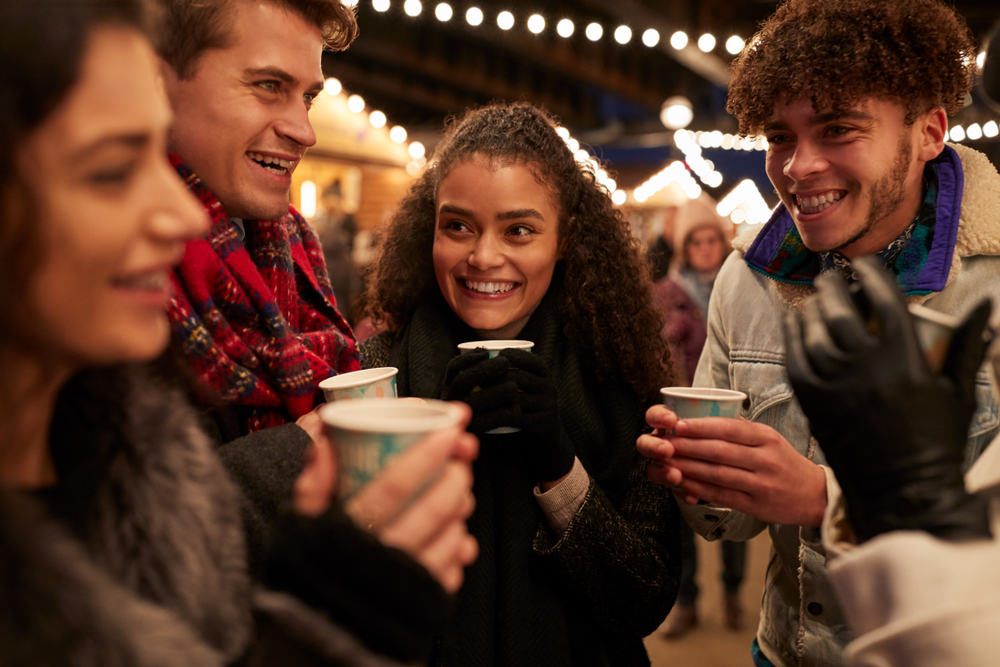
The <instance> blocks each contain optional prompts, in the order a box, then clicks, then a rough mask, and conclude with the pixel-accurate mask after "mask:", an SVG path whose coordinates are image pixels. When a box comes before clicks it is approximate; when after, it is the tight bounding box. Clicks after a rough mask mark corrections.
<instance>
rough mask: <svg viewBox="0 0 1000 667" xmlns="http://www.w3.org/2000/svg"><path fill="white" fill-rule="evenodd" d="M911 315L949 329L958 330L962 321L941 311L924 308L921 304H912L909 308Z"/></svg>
mask: <svg viewBox="0 0 1000 667" xmlns="http://www.w3.org/2000/svg"><path fill="white" fill-rule="evenodd" d="M907 308H908V309H909V311H910V314H911V315H913V316H914V317H918V318H921V319H924V320H928V321H930V322H933V323H934V324H940V325H941V326H943V327H948V328H949V329H957V328H958V325H959V324H961V321H960V320H959V319H958V318H957V317H955V316H954V315H949V314H948V313H942V312H941V311H940V310H934V309H933V308H928V307H927V306H922V305H920V304H919V303H911V304H909V305H908V306H907Z"/></svg>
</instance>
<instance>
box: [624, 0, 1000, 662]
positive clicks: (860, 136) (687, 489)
mask: <svg viewBox="0 0 1000 667" xmlns="http://www.w3.org/2000/svg"><path fill="white" fill-rule="evenodd" d="M974 68H975V51H974V48H973V44H972V42H971V39H970V35H969V31H968V29H967V27H966V25H965V22H964V20H963V19H962V18H961V17H959V16H957V15H956V14H955V13H954V11H953V10H952V9H950V8H949V7H947V6H945V5H944V4H942V3H941V2H938V1H937V0H914V1H913V2H907V3H897V2H895V1H894V0H846V1H841V2H834V3H830V2H825V1H824V0H790V1H789V2H787V3H786V4H784V5H782V6H781V7H779V8H778V10H777V12H776V13H775V14H774V15H773V16H772V17H771V18H770V19H769V20H768V21H767V22H766V23H765V24H764V25H763V27H762V29H761V31H760V32H759V33H758V34H757V35H756V36H755V37H754V39H753V40H751V41H750V44H749V46H748V48H747V49H746V50H745V51H744V53H743V54H742V55H741V56H740V58H739V59H738V60H737V61H736V62H735V63H734V66H733V77H732V81H731V87H730V98H729V106H728V109H729V111H730V112H732V113H733V114H734V115H735V116H736V117H737V118H738V119H739V122H740V130H741V133H742V134H744V135H747V134H750V135H760V134H763V135H764V136H765V137H766V138H767V141H768V154H767V172H768V175H769V176H770V178H771V181H772V183H773V184H774V187H775V189H776V191H777V193H778V195H779V196H780V198H781V204H780V205H779V206H778V207H777V209H775V211H774V214H773V215H772V218H771V220H770V221H769V222H768V223H767V224H766V225H765V226H764V227H763V228H762V229H760V230H759V231H757V232H755V233H752V234H750V235H748V236H744V237H741V238H738V239H737V240H736V241H735V242H734V244H733V246H734V248H735V250H736V252H734V253H733V254H732V255H731V256H730V257H729V259H728V260H727V262H726V264H725V265H724V266H723V268H722V271H721V272H720V274H719V276H718V279H717V281H716V288H715V291H714V293H713V298H712V303H711V306H710V308H709V316H708V329H709V331H708V341H707V344H706V346H705V351H704V353H703V355H702V358H701V360H700V363H699V366H698V370H697V373H696V376H695V382H694V384H695V385H696V386H705V387H719V388H726V389H736V390H739V391H742V392H745V393H746V394H747V399H746V401H745V402H744V405H743V412H742V416H743V417H744V419H742V420H739V421H735V420H688V421H682V422H678V421H677V418H676V416H675V415H674V414H673V413H671V412H669V411H668V410H666V409H665V408H664V407H662V406H658V407H654V408H651V409H650V411H649V412H648V413H647V421H648V422H649V424H650V425H651V426H653V427H654V428H657V429H660V430H658V431H657V432H655V433H654V434H653V435H649V436H642V437H641V438H640V439H639V448H640V451H642V452H643V453H644V454H646V455H647V456H649V457H650V458H652V459H654V461H656V462H657V463H659V464H660V465H654V466H651V467H650V476H651V478H653V479H654V480H655V481H658V482H660V483H662V484H669V485H671V486H675V487H676V488H675V491H674V492H675V495H676V496H677V497H678V499H679V500H681V501H682V503H681V504H682V509H683V510H684V512H685V515H686V517H687V519H688V522H689V523H690V524H691V525H692V527H693V528H694V529H695V530H696V531H697V532H699V533H701V534H702V535H703V536H705V537H706V538H708V539H730V540H746V539H749V538H751V537H753V536H754V535H756V534H758V533H759V532H760V531H762V530H763V529H764V528H768V529H769V531H770V535H771V540H772V543H773V545H774V548H773V553H772V559H771V563H770V565H769V566H768V570H767V583H766V585H765V592H764V600H763V604H762V611H761V621H760V626H759V628H758V632H757V637H756V639H755V641H754V644H753V647H752V651H753V658H754V663H755V665H758V666H766V665H778V666H781V667H786V666H790V665H809V666H810V667H824V666H828V665H829V666H833V665H841V664H842V663H843V660H844V656H843V649H844V646H845V644H846V643H847V642H848V641H850V640H851V638H852V633H851V630H850V629H849V627H848V624H847V619H846V618H845V617H844V615H843V613H842V611H841V609H840V607H839V605H838V604H837V601H836V598H835V596H834V592H833V589H832V587H831V584H830V580H829V575H828V572H827V570H826V554H825V552H824V549H823V546H822V542H821V539H820V531H819V526H820V525H821V522H822V519H823V515H824V512H825V511H826V508H827V499H828V497H831V495H832V494H835V493H836V492H837V483H836V479H835V478H834V476H833V474H832V472H831V471H830V469H829V468H828V467H827V466H825V463H826V458H825V457H824V454H823V452H822V451H821V449H820V448H819V447H818V445H817V443H816V441H815V439H813V438H812V437H811V435H810V431H809V422H808V421H807V419H806V418H805V416H804V415H803V413H802V410H801V409H800V407H799V405H798V403H797V401H796V400H795V397H794V395H793V392H792V389H791V386H790V385H789V382H788V379H787V376H786V373H785V367H784V362H785V354H784V349H785V341H784V338H783V334H782V329H781V315H782V313H783V312H784V311H786V310H787V309H789V308H792V309H799V310H800V309H802V308H803V304H804V302H805V300H806V297H807V296H809V295H810V294H811V293H812V292H813V291H814V287H813V279H814V278H815V277H816V276H817V275H818V274H819V273H821V272H823V271H826V270H830V271H839V272H841V273H842V274H843V275H844V276H845V277H846V278H847V279H848V281H852V280H854V279H855V275H854V271H853V269H852V267H851V260H853V259H855V258H857V257H861V256H865V255H875V256H877V257H878V258H879V260H880V262H881V263H882V264H883V265H884V266H885V267H886V268H887V269H888V270H889V271H890V272H891V273H892V274H893V275H894V276H895V278H896V281H897V282H898V284H899V285H900V287H901V289H902V290H903V292H904V293H905V294H906V295H907V298H908V300H909V301H911V302H914V303H924V304H925V305H926V306H928V307H930V308H933V309H935V310H938V311H941V312H945V313H948V314H951V315H955V316H957V317H963V316H965V315H966V314H967V313H968V312H969V311H970V310H971V309H972V308H973V307H974V306H975V305H976V304H978V303H979V301H980V300H982V299H983V298H993V299H996V298H997V295H998V294H1000V176H998V175H997V172H996V169H995V168H994V167H993V166H992V165H991V164H990V163H989V161H988V160H987V159H986V157H985V156H983V155H981V154H979V153H977V152H976V151H973V150H971V149H969V148H967V147H965V146H960V145H949V144H945V138H946V137H947V114H948V113H951V112H954V111H956V110H957V109H958V108H960V107H961V105H962V101H963V99H964V98H965V95H966V94H967V93H968V91H969V89H970V87H971V84H972V79H973V73H974V71H975V70H974ZM805 307H806V308H809V307H815V305H813V306H805ZM976 401H977V405H978V408H977V411H976V413H975V416H974V417H973V420H972V426H971V429H970V431H969V440H968V448H967V452H966V459H965V460H966V465H967V466H968V465H969V464H971V462H972V461H974V460H975V459H976V457H977V456H978V455H979V453H980V452H981V451H982V449H983V448H984V447H985V446H986V444H987V443H989V442H990V440H991V439H992V438H993V437H994V436H995V435H996V433H997V431H998V428H997V423H998V417H997V414H998V406H997V400H996V398H995V397H994V396H993V395H992V392H991V390H990V387H989V381H988V379H987V373H986V370H985V369H981V370H980V373H979V375H978V376H977V386H976ZM669 429H674V430H675V432H676V435H673V434H671V435H665V434H666V433H667V431H668V430H669Z"/></svg>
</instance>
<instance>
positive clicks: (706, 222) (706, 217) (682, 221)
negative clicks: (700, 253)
mask: <svg viewBox="0 0 1000 667" xmlns="http://www.w3.org/2000/svg"><path fill="white" fill-rule="evenodd" d="M702 227H714V228H715V229H718V230H719V232H720V233H721V234H722V238H723V239H724V240H725V244H726V248H727V250H726V254H729V252H728V248H729V240H730V239H731V238H732V230H733V224H732V222H730V221H729V219H728V218H723V217H722V216H720V215H719V214H718V213H716V212H715V202H714V201H713V200H712V198H711V197H709V196H708V195H703V196H702V197H699V198H698V199H689V200H688V201H687V202H685V203H684V204H683V205H682V206H681V207H680V209H679V210H678V211H677V218H676V221H675V222H674V252H675V255H674V256H675V257H676V258H677V260H678V261H679V262H680V264H681V266H682V267H683V266H687V253H685V252H684V242H685V241H687V239H688V237H689V236H691V234H692V233H693V232H694V231H695V230H696V229H701V228H702Z"/></svg>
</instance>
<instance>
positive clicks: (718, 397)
mask: <svg viewBox="0 0 1000 667" xmlns="http://www.w3.org/2000/svg"><path fill="white" fill-rule="evenodd" d="M660 393H661V394H662V395H664V396H674V397H677V398H693V399H697V400H700V401H705V400H708V401H744V400H746V398H747V395H746V394H745V393H743V392H742V391H736V390H735V389H716V388H714V387H661V388H660Z"/></svg>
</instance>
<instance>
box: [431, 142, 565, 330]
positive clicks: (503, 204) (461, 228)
mask: <svg viewBox="0 0 1000 667" xmlns="http://www.w3.org/2000/svg"><path fill="white" fill-rule="evenodd" d="M435 208H436V214H437V220H436V226H435V231H434V273H435V275H436V276H437V282H438V287H440V288H441V293H442V294H444V298H445V299H446V300H447V301H448V305H449V306H451V309H452V310H453V311H455V313H456V314H458V316H459V317H461V318H462V320H463V321H464V322H465V323H466V324H468V325H469V326H470V327H472V328H473V329H476V330H477V331H493V330H497V329H501V328H505V327H508V325H511V324H514V323H520V324H521V325H522V326H523V324H524V323H525V322H527V319H528V317H529V316H530V315H531V312H532V311H533V310H534V309H535V306H537V305H538V303H539V302H540V301H541V300H542V297H543V296H545V292H546V291H547V290H548V289H549V283H551V282H552V272H553V271H554V270H555V266H556V261H558V260H559V259H560V257H561V255H560V253H559V236H558V229H559V209H558V207H557V205H556V202H555V201H554V200H553V197H552V195H551V194H550V192H549V191H548V189H546V188H545V187H544V186H542V185H541V184H540V183H539V182H538V180H537V179H536V178H535V175H534V173H533V172H532V171H531V169H529V168H528V167H527V166H525V165H523V164H515V165H511V166H507V167H499V168H496V169H494V168H492V167H491V166H490V165H489V164H488V163H487V162H485V161H482V160H478V159H473V160H469V161H467V162H462V163H460V164H458V165H456V166H455V167H453V168H452V170H451V172H450V173H449V174H448V175H447V176H446V177H445V178H444V179H443V180H442V181H441V183H440V185H439V186H438V192H437V201H436V203H435Z"/></svg>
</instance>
